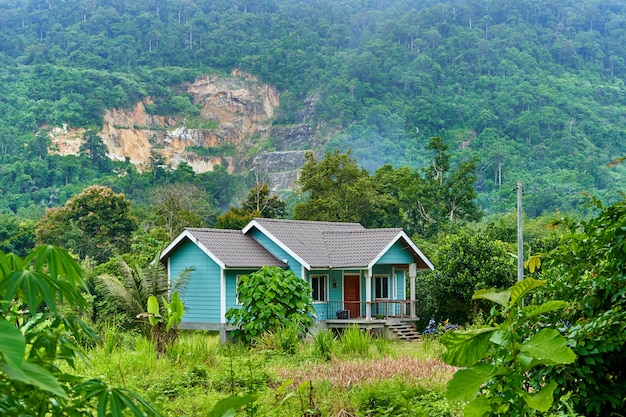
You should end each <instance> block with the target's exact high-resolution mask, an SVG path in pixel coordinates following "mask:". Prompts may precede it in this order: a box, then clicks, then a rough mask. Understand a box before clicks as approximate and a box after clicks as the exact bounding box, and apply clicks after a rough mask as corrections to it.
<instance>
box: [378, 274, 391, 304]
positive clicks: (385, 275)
mask: <svg viewBox="0 0 626 417" xmlns="http://www.w3.org/2000/svg"><path fill="white" fill-rule="evenodd" d="M379 278H387V298H378V297H376V284H377V282H376V281H377V280H378V279H379ZM390 279H391V278H390V277H389V275H388V274H376V275H374V299H375V300H391V298H389V294H390V293H393V290H392V289H391V288H389V284H390V282H391V281H390Z"/></svg>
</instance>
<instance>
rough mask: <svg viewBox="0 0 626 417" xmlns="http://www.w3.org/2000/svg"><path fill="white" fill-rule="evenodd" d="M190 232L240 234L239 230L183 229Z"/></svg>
mask: <svg viewBox="0 0 626 417" xmlns="http://www.w3.org/2000/svg"><path fill="white" fill-rule="evenodd" d="M185 230H188V231H190V232H218V233H241V234H243V232H242V231H241V230H239V229H213V228H211V227H185Z"/></svg>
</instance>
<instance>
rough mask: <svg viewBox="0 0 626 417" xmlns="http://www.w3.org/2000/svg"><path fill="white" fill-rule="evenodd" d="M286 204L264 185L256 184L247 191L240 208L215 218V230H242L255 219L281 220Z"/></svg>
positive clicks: (233, 208)
mask: <svg viewBox="0 0 626 417" xmlns="http://www.w3.org/2000/svg"><path fill="white" fill-rule="evenodd" d="M286 206H287V204H286V203H285V202H284V201H282V200H281V199H280V197H279V196H277V195H272V194H271V192H270V189H269V186H268V185H267V184H266V183H257V184H256V185H255V186H254V187H252V188H251V189H250V191H248V198H247V199H246V200H244V201H242V202H241V208H239V207H231V208H230V210H228V211H227V212H226V213H224V214H222V215H221V216H218V217H217V221H216V223H215V227H216V228H217V229H243V228H244V226H245V225H247V224H248V223H250V221H251V220H252V219H254V218H255V217H264V218H268V219H282V218H284V217H285V211H286Z"/></svg>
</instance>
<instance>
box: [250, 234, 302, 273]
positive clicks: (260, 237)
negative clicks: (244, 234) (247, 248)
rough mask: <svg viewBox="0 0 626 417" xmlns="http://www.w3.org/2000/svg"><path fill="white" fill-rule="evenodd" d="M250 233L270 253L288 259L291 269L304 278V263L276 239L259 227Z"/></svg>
mask: <svg viewBox="0 0 626 417" xmlns="http://www.w3.org/2000/svg"><path fill="white" fill-rule="evenodd" d="M248 235H250V236H252V238H253V239H254V240H256V241H257V242H259V243H260V244H261V246H263V247H264V248H265V249H266V250H267V251H268V252H269V253H271V254H272V255H274V256H275V257H276V258H278V259H284V260H287V265H288V266H289V270H291V271H292V272H293V273H294V274H296V276H298V277H300V278H304V277H303V276H302V265H301V264H300V262H298V261H297V260H296V259H295V258H294V257H292V256H291V255H289V254H288V253H287V252H286V251H285V250H284V249H283V248H281V247H280V246H278V245H277V244H276V243H275V242H274V241H272V240H271V239H270V238H268V237H267V236H265V235H264V234H263V233H262V232H260V231H259V230H258V229H255V228H252V229H251V230H250V231H249V232H248Z"/></svg>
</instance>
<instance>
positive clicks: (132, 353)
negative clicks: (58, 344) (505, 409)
mask: <svg viewBox="0 0 626 417" xmlns="http://www.w3.org/2000/svg"><path fill="white" fill-rule="evenodd" d="M271 337H272V339H273V341H271V342H268V349H270V346H271V349H272V350H266V348H265V347H262V346H260V345H259V346H256V347H255V348H252V349H251V348H248V347H246V346H243V345H238V344H229V345H221V344H220V342H219V337H218V336H217V335H215V334H208V333H205V332H181V334H180V337H179V338H178V340H177V341H176V342H175V343H174V345H173V347H172V349H171V351H170V352H169V353H168V355H166V356H163V357H158V356H157V355H156V352H155V350H154V346H153V344H152V343H151V341H150V340H149V339H147V338H146V337H144V336H141V335H136V334H129V333H123V332H121V331H118V330H115V329H114V328H111V329H110V330H109V331H108V333H107V334H103V337H102V340H103V342H102V343H100V344H98V345H97V346H95V347H94V348H93V349H92V350H91V351H90V352H89V354H88V356H89V357H90V359H91V365H89V366H88V365H86V364H79V365H78V368H79V372H80V373H82V374H83V375H85V376H86V377H95V376H98V377H101V378H103V379H104V380H106V381H107V382H108V383H110V384H111V386H121V387H126V388H128V389H131V390H134V391H135V392H137V393H139V394H140V395H141V396H142V397H143V398H145V399H147V400H148V401H150V402H151V403H152V404H153V405H154V406H155V407H156V408H157V409H158V410H160V411H161V412H162V414H163V416H164V417H168V416H189V417H192V416H198V417H199V416H206V415H209V413H210V411H211V409H212V408H213V406H214V405H215V404H216V403H217V401H218V400H220V399H223V398H225V397H227V396H230V395H243V394H249V393H254V394H256V395H257V398H258V399H257V401H256V403H255V404H254V408H250V409H249V410H247V411H243V412H242V414H241V415H246V416H251V415H255V416H258V417H266V416H276V415H280V416H281V417H300V416H302V415H303V414H302V407H301V405H302V404H304V403H302V402H298V401H295V400H287V401H285V402H282V399H284V398H286V397H287V396H288V395H289V396H293V395H294V393H296V391H298V389H299V387H302V386H308V385H306V383H307V381H310V382H309V385H310V386H311V390H307V391H306V392H300V393H299V394H300V395H301V396H302V398H303V399H305V400H306V404H307V406H308V404H309V400H310V399H311V398H312V401H313V402H314V403H315V406H316V409H318V410H320V411H321V415H323V416H329V417H334V416H337V415H339V413H340V412H342V410H343V412H344V415H363V416H365V415H375V414H372V412H373V411H372V410H375V411H376V412H377V413H378V414H376V415H385V414H384V409H383V408H382V407H381V408H377V407H374V408H373V409H372V410H368V409H367V407H372V404H375V402H376V401H378V400H381V401H382V400H384V401H387V402H388V405H389V407H391V408H390V409H391V410H395V411H398V412H399V414H398V415H402V412H404V411H403V409H402V407H405V408H407V409H408V408H410V407H418V405H417V403H416V402H415V401H414V400H413V398H412V396H413V395H418V394H414V391H412V388H411V387H417V388H419V389H421V390H422V391H432V393H433V394H432V397H428V398H431V400H432V401H433V402H432V404H431V405H429V407H431V406H432V407H434V408H433V410H435V411H433V412H432V416H438V415H442V416H443V415H446V414H445V413H444V411H445V410H447V409H449V407H450V406H449V404H448V405H446V404H445V403H443V402H441V401H443V400H441V395H442V392H443V387H444V386H445V382H446V381H447V380H448V379H449V378H450V375H451V371H450V370H449V369H448V367H446V366H445V365H443V364H442V363H441V362H440V361H438V360H437V359H435V358H434V357H430V358H427V355H428V354H429V352H434V351H436V350H437V349H436V348H435V347H433V348H432V349H429V350H426V351H422V348H421V346H420V344H406V343H392V342H387V341H386V340H372V338H371V337H370V335H369V334H368V333H365V332H363V331H361V330H360V329H358V328H356V327H353V328H348V329H346V331H345V332H344V333H343V335H342V336H341V338H335V337H334V336H333V333H332V332H331V331H321V332H319V333H317V334H316V335H314V336H313V337H312V338H311V339H310V343H309V344H308V348H307V349H303V348H302V345H303V342H302V341H301V340H300V339H298V338H297V337H296V338H294V337H293V332H290V331H289V330H288V329H287V330H285V331H284V332H281V333H280V334H279V333H278V332H277V333H275V334H274V335H272V336H271ZM294 340H296V341H297V344H298V345H297V346H298V347H297V348H296V349H295V351H294V350H293V348H292V346H293V341H294ZM114 342H115V343H114ZM283 349H284V350H283ZM286 352H293V353H291V354H289V355H285V354H284V353H286ZM374 352H375V354H372V353H374ZM422 358H425V359H422ZM355 359H356V360H355ZM290 380H291V381H292V383H291V384H289V385H288V386H287V388H286V390H285V391H284V392H283V393H282V396H279V395H278V394H279V393H278V389H279V387H280V386H282V385H283V384H284V383H285V381H290ZM385 381H387V382H386V384H387V385H384V383H385ZM390 381H402V384H399V385H394V383H393V382H390ZM303 384H304V385H303ZM379 384H383V385H379ZM377 386H379V387H380V389H381V390H382V391H385V390H386V391H387V394H390V393H389V391H392V388H391V387H395V388H393V389H397V390H400V389H402V390H405V391H406V392H405V393H406V395H407V396H408V397H406V398H405V397H403V396H394V395H387V394H385V393H382V394H381V395H380V396H377V395H376V394H375V391H376V387H377ZM366 391H367V392H366ZM383 394H384V395H383ZM311 395H312V397H311ZM419 396H420V397H421V398H424V399H425V398H427V397H424V396H422V395H421V394H419ZM420 407H422V406H421V405H420ZM446 407H448V408H446ZM416 409H418V408H416ZM437 410H438V411H437ZM346 412H349V414H345V413H346ZM388 415H393V414H388ZM407 415H410V414H407Z"/></svg>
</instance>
